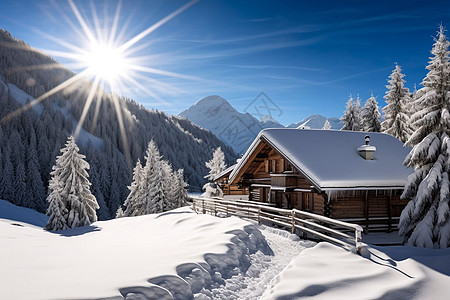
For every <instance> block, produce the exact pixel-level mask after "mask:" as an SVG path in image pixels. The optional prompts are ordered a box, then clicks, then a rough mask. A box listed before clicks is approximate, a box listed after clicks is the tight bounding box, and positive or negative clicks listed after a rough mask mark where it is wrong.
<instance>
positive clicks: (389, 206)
mask: <svg viewBox="0 0 450 300" xmlns="http://www.w3.org/2000/svg"><path fill="white" fill-rule="evenodd" d="M391 203H392V190H390V191H389V200H388V207H387V209H388V232H391V231H392V213H391V211H392V209H391Z"/></svg>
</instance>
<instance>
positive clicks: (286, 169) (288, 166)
mask: <svg viewBox="0 0 450 300" xmlns="http://www.w3.org/2000/svg"><path fill="white" fill-rule="evenodd" d="M284 171H293V169H292V165H291V164H290V163H289V162H287V161H284Z"/></svg>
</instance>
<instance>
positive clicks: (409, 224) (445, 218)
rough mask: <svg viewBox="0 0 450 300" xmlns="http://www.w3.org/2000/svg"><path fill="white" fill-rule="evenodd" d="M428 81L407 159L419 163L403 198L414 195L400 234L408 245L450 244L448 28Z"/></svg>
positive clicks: (434, 51)
mask: <svg viewBox="0 0 450 300" xmlns="http://www.w3.org/2000/svg"><path fill="white" fill-rule="evenodd" d="M431 53H432V57H431V58H430V62H429V65H428V66H427V69H428V70H429V72H428V74H427V75H426V77H425V79H424V80H423V82H422V85H423V86H424V87H423V88H422V89H421V90H422V93H421V94H422V96H421V97H420V98H419V99H418V100H417V101H418V104H419V105H420V107H421V110H420V111H419V112H417V113H416V114H414V116H413V122H414V123H413V124H414V125H415V127H416V128H418V129H417V130H416V131H415V132H414V134H413V135H412V136H411V137H410V138H409V140H408V141H407V143H406V144H407V145H413V146H414V147H413V149H412V150H411V152H410V153H409V154H408V156H407V157H406V159H405V164H406V165H407V166H410V167H413V168H414V173H413V174H411V175H410V176H409V177H408V180H407V183H406V186H405V190H404V192H403V195H402V197H403V198H410V199H411V200H410V201H409V202H408V204H407V206H406V207H405V209H404V210H403V212H402V214H401V216H400V224H399V234H400V235H401V236H402V238H403V242H404V244H407V245H412V246H419V247H427V248H433V247H435V248H446V247H449V246H450V209H449V201H450V188H449V186H450V182H449V173H450V113H449V107H450V52H449V42H448V40H447V38H446V36H445V35H444V28H443V27H442V25H441V27H440V31H439V33H438V35H437V38H436V39H435V43H434V45H433V49H432V51H431Z"/></svg>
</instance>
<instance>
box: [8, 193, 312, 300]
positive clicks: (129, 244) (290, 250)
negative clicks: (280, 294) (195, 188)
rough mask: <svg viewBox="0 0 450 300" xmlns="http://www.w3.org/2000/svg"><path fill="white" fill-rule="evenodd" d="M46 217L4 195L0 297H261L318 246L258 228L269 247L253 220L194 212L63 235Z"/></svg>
mask: <svg viewBox="0 0 450 300" xmlns="http://www.w3.org/2000/svg"><path fill="white" fill-rule="evenodd" d="M45 223H46V216H44V215H42V214H39V213H36V212H35V211H33V210H29V209H24V208H19V207H16V206H14V205H12V204H10V203H8V202H6V201H1V200H0V257H2V258H7V259H3V260H2V272H1V273H0V293H1V294H0V295H1V296H0V298H2V299H95V298H108V299H123V297H125V298H126V299H172V297H173V298H175V299H192V298H194V296H195V298H197V299H257V298H258V297H259V296H260V295H261V294H262V293H263V292H264V290H265V288H266V286H267V285H268V284H269V282H270V281H271V280H272V278H273V277H274V276H276V275H277V274H278V273H279V272H280V271H281V270H282V269H283V268H284V266H286V265H287V264H288V263H289V261H290V260H291V258H292V257H294V256H296V255H298V253H300V252H301V251H302V250H303V249H304V248H305V247H311V246H313V245H314V243H311V242H299V241H298V238H296V237H295V236H294V237H293V236H291V235H290V234H288V233H285V232H283V231H280V230H272V229H270V228H265V227H260V228H261V230H262V231H263V232H264V235H265V236H266V237H268V238H269V244H270V247H271V248H272V249H271V248H269V245H268V244H267V242H266V239H265V238H264V237H263V235H261V232H260V231H259V230H258V229H257V228H256V226H255V225H253V224H252V223H249V222H247V221H244V220H241V219H238V218H234V217H232V218H217V217H213V216H209V215H197V214H195V213H194V212H192V211H191V210H190V209H189V208H182V209H178V210H175V211H171V212H167V213H163V214H159V215H147V216H141V217H133V218H122V219H117V220H110V221H104V222H96V223H94V224H92V226H88V227H82V228H77V229H73V230H66V231H61V232H58V233H51V232H47V231H45V230H43V229H42V227H43V226H44V225H45ZM272 251H273V252H275V256H273V252H272ZM244 273H245V274H246V276H244Z"/></svg>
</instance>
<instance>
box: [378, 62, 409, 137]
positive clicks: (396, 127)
mask: <svg viewBox="0 0 450 300" xmlns="http://www.w3.org/2000/svg"><path fill="white" fill-rule="evenodd" d="M403 77H405V75H403V74H402V69H401V67H400V66H399V65H397V64H396V65H395V69H394V70H393V71H392V73H391V75H389V78H390V80H389V85H387V86H386V87H387V89H388V91H387V92H386V95H385V96H384V98H385V99H386V103H387V105H386V106H385V107H383V109H382V111H383V114H384V121H383V123H381V131H382V132H384V133H387V134H390V135H392V136H394V137H396V138H397V139H399V140H400V141H402V142H403V143H405V142H406V141H407V140H408V138H409V137H410V135H411V133H412V132H411V128H410V127H409V126H408V124H409V118H408V113H409V111H410V107H409V106H410V104H411V99H410V93H409V90H408V88H406V87H404V83H405V80H404V79H403Z"/></svg>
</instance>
